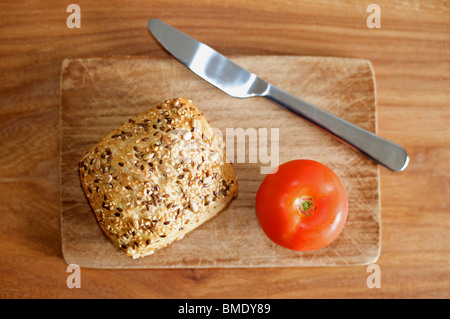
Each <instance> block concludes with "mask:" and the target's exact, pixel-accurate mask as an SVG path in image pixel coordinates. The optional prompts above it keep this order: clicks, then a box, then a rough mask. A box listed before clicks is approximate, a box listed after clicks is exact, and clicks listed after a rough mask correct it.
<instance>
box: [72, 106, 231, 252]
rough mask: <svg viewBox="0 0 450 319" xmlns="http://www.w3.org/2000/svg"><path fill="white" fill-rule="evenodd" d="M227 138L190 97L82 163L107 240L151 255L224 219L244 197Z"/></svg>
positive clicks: (126, 128)
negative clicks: (221, 216)
mask: <svg viewBox="0 0 450 319" xmlns="http://www.w3.org/2000/svg"><path fill="white" fill-rule="evenodd" d="M225 158H226V155H225V149H224V146H223V141H222V139H221V137H220V136H219V135H218V134H216V133H215V132H214V130H213V129H212V128H211V126H210V125H209V123H208V122H207V120H206V118H205V116H204V115H203V114H202V113H201V112H200V111H199V110H198V109H197V108H196V107H195V106H194V105H193V104H192V101H191V100H189V99H186V98H177V99H173V100H167V101H165V102H163V103H161V104H159V105H157V106H155V107H153V108H151V109H150V110H149V111H147V112H144V113H142V114H140V115H138V116H136V117H135V118H133V119H130V120H129V121H128V122H127V123H124V124H123V125H122V126H120V127H119V128H117V129H115V130H114V131H112V132H111V133H110V134H108V135H107V136H106V137H105V138H103V139H102V140H101V141H100V142H99V143H97V144H96V145H95V146H93V147H92V148H91V149H90V150H89V152H88V153H87V154H86V155H85V156H84V157H83V158H82V160H81V161H80V162H79V175H80V181H81V185H82V188H83V190H84V192H85V194H86V197H87V199H88V201H89V203H90V206H91V207H92V210H93V213H94V215H95V217H96V219H97V221H98V224H99V226H100V227H101V229H102V230H103V232H104V233H105V235H106V236H107V237H108V238H109V239H110V240H111V241H112V242H113V243H114V244H115V246H117V247H118V248H120V249H122V250H123V251H125V252H126V254H127V255H128V256H131V257H133V258H139V257H144V256H147V255H150V254H152V253H153V252H154V251H156V250H158V249H160V248H163V247H165V246H167V245H168V244H170V243H171V242H173V241H174V240H176V239H181V238H182V237H184V235H185V234H186V233H188V232H189V231H191V230H193V229H194V228H196V227H198V226H200V225H201V224H203V223H204V222H206V221H207V220H209V219H211V218H213V217H214V216H216V215H217V214H218V213H219V212H220V211H221V210H223V209H224V208H225V207H226V206H228V205H229V204H230V202H231V201H232V200H233V198H235V197H236V196H237V192H238V185H237V181H236V175H235V172H234V169H233V167H232V165H231V164H230V163H226V162H225Z"/></svg>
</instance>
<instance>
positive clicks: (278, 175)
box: [256, 160, 348, 251]
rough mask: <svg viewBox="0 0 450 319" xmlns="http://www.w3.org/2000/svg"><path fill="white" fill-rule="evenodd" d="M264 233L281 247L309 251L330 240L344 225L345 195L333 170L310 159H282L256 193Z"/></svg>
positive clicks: (346, 209) (346, 202) (334, 237)
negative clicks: (282, 162)
mask: <svg viewBox="0 0 450 319" xmlns="http://www.w3.org/2000/svg"><path fill="white" fill-rule="evenodd" d="M256 213H257V216H258V220H259V223H260V225H261V227H262V229H263V230H264V232H265V233H266V235H267V236H268V237H269V238H270V239H271V240H272V241H273V242H275V243H277V244H278V245H280V246H283V247H285V248H289V249H292V250H298V251H311V250H316V249H319V248H322V247H325V246H327V245H328V244H330V243H331V242H332V241H334V240H335V239H336V238H337V237H338V235H339V234H340V233H341V231H342V229H343V228H344V226H345V223H346V221H347V215H348V199H347V194H346V192H345V189H344V187H343V186H342V184H341V182H340V180H339V178H338V177H337V176H336V174H335V173H334V172H333V171H332V170H330V169H329V168H328V167H326V166H325V165H323V164H320V163H318V162H315V161H311V160H295V161H290V162H287V163H284V164H282V165H280V166H279V167H278V170H277V171H276V172H275V173H273V174H268V175H267V176H266V177H265V178H264V181H263V182H262V184H261V186H260V188H259V190H258V193H257V194H256Z"/></svg>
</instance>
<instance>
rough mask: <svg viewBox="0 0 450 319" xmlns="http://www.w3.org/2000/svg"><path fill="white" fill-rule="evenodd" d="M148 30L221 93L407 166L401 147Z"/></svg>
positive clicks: (206, 50)
mask: <svg viewBox="0 0 450 319" xmlns="http://www.w3.org/2000/svg"><path fill="white" fill-rule="evenodd" d="M148 29H149V30H150V32H151V33H152V34H153V36H154V37H155V39H156V40H157V41H158V42H159V43H160V44H161V45H162V46H163V47H164V48H165V49H166V50H167V51H168V52H169V53H171V54H172V55H173V56H174V57H175V58H176V59H177V60H179V61H180V62H181V63H183V64H184V65H186V66H187V67H188V68H189V69H190V70H191V71H193V72H194V73H195V74H197V75H198V76H200V77H201V78H203V79H204V80H206V81H208V82H209V83H211V84H212V85H214V86H216V87H217V88H219V89H220V90H222V91H224V92H225V93H227V94H229V95H231V96H233V97H237V98H247V97H255V96H259V97H264V98H266V99H268V100H270V101H272V102H274V103H276V104H278V105H280V106H282V107H284V108H286V109H287V110H289V111H291V112H293V113H295V114H297V115H299V116H301V117H303V118H305V119H306V120H308V121H310V122H311V123H313V124H315V125H316V126H318V127H320V128H322V129H323V130H325V131H326V132H328V133H330V134H331V135H333V136H334V137H336V138H338V139H339V140H340V141H342V142H344V143H345V144H347V145H349V146H350V147H352V148H354V149H356V150H358V151H360V152H361V153H363V154H365V155H366V156H368V157H369V158H371V159H373V160H374V161H376V162H377V163H379V164H381V165H383V166H385V167H387V168H388V169H390V170H392V171H394V172H399V171H403V170H404V169H405V168H406V167H407V166H408V163H409V157H408V154H407V152H406V150H405V149H404V148H403V147H402V146H400V145H397V144H395V143H393V142H391V141H389V140H387V139H384V138H382V137H380V136H378V135H376V134H374V133H372V132H369V131H367V130H365V129H363V128H361V127H359V126H357V125H355V124H353V123H350V122H348V121H345V120H343V119H341V118H339V117H337V116H335V115H333V114H331V113H329V112H327V111H325V110H323V109H320V108H318V107H316V106H314V105H312V104H310V103H308V102H306V101H304V100H302V99H300V98H298V97H296V96H294V95H292V94H290V93H288V92H286V91H283V90H282V89H280V88H278V87H276V86H274V85H273V84H271V83H268V82H266V81H264V80H263V79H261V78H259V77H258V76H257V75H255V74H254V73H252V72H249V71H247V70H245V69H244V68H242V67H240V66H239V65H237V64H236V63H234V62H233V61H231V60H229V59H228V58H227V57H225V56H223V55H222V54H220V53H218V52H217V51H215V50H214V49H212V48H211V47H209V46H208V45H206V44H204V43H201V42H199V41H197V40H195V39H193V38H191V37H190V36H188V35H186V34H184V33H182V32H180V31H179V30H177V29H175V28H173V27H171V26H170V25H168V24H166V23H164V22H162V21H161V20H158V19H150V20H149V21H148Z"/></svg>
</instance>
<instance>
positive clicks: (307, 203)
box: [296, 196, 317, 217]
mask: <svg viewBox="0 0 450 319" xmlns="http://www.w3.org/2000/svg"><path fill="white" fill-rule="evenodd" d="M296 202H297V203H296V208H297V210H298V212H299V213H300V214H301V215H304V216H307V217H309V216H312V215H313V214H314V212H315V211H316V209H317V205H316V201H315V200H314V198H313V197H312V196H302V197H300V198H297V200H296Z"/></svg>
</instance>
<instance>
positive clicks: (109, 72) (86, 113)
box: [61, 56, 381, 268]
mask: <svg viewBox="0 0 450 319" xmlns="http://www.w3.org/2000/svg"><path fill="white" fill-rule="evenodd" d="M232 59H233V60H234V61H235V62H237V63H238V64H240V65H242V66H243V67H245V68H247V69H249V70H251V71H252V72H254V73H256V74H258V75H260V76H261V77H262V78H263V79H265V80H267V81H269V82H271V83H273V84H275V85H277V86H279V87H281V88H283V89H285V90H286V91H288V92H291V93H293V94H295V95H297V96H299V97H301V98H303V99H304V100H307V101H309V102H311V103H313V104H315V105H317V106H319V107H322V108H324V109H326V110H328V111H330V112H331V113H334V114H336V115H338V116H340V117H342V118H344V119H346V120H348V121H350V122H353V123H355V124H357V125H360V126H362V127H363V128H365V129H368V130H370V131H373V132H375V131H376V102H375V84H374V74H373V70H372V67H371V64H370V62H368V61H366V60H357V59H345V58H327V57H300V56H236V57H232ZM179 96H184V97H187V98H190V99H192V100H193V102H194V104H195V105H196V106H197V107H198V108H199V109H200V110H201V111H202V112H203V113H204V114H205V115H206V117H207V119H208V120H209V122H210V124H211V125H212V126H213V127H215V128H219V129H220V130H222V131H223V133H224V136H226V128H243V129H250V130H253V131H256V132H259V131H258V129H259V128H262V129H263V130H264V129H267V132H268V133H269V134H268V135H269V139H268V141H267V143H268V144H267V145H268V146H269V145H270V146H271V145H276V144H274V143H278V147H279V163H280V164H281V163H284V162H286V161H289V160H293V159H300V158H303V159H312V160H316V161H319V162H321V163H323V164H325V165H327V166H328V167H330V168H331V169H332V170H333V171H335V173H336V174H337V175H338V176H339V177H340V179H341V181H342V183H343V184H344V187H345V188H346V190H347V193H348V197H349V205H350V209H349V217H348V222H347V225H346V227H345V229H344V231H343V232H342V233H341V235H340V236H339V237H338V239H337V240H336V241H335V242H333V243H332V244H331V245H329V246H327V247H325V248H323V249H320V250H317V251H314V252H304V253H302V252H295V251H291V250H288V249H285V248H282V247H279V246H277V245H275V244H273V243H272V242H271V241H270V240H269V239H268V238H267V237H266V236H265V234H264V233H263V231H262V230H261V228H260V226H259V224H258V220H257V218H256V213H255V208H254V201H255V195H256V192H257V190H258V187H259V185H260V183H261V181H262V180H263V178H264V176H265V175H263V174H261V167H266V166H268V164H267V163H266V162H264V161H263V157H262V153H257V154H258V156H257V160H256V163H255V162H254V161H253V162H250V158H249V157H248V155H246V157H245V158H246V160H245V163H235V164H234V168H235V170H236V175H237V178H238V182H239V190H240V191H239V196H238V198H237V199H236V200H234V202H233V203H232V204H231V205H230V207H229V208H227V209H226V210H224V211H223V212H222V213H221V214H220V215H218V216H217V217H216V218H214V219H213V220H211V221H209V222H207V223H205V224H203V225H202V226H200V227H199V228H197V229H196V230H194V231H192V232H191V233H189V234H187V235H186V236H185V238H184V239H182V240H180V241H176V242H174V243H172V244H171V245H170V246H169V247H167V248H165V249H162V250H160V251H157V252H156V253H155V254H153V255H151V256H148V257H145V258H141V259H137V260H133V259H131V258H130V257H128V256H126V255H125V254H124V253H123V252H121V251H119V250H117V249H116V248H115V247H114V246H113V245H112V244H111V243H110V242H109V240H108V239H107V238H106V237H105V236H104V235H103V233H102V232H101V230H100V228H99V227H98V225H97V222H96V220H95V218H94V215H93V213H92V212H91V208H90V206H89V204H88V202H87V200H86V198H85V196H84V193H83V191H82V189H81V186H80V182H79V178H78V175H77V163H78V161H79V159H80V158H81V157H82V156H83V155H84V154H85V152H87V151H88V150H89V149H90V148H91V146H92V145H94V144H95V143H96V142H97V141H99V140H100V139H101V138H102V137H104V136H105V135H106V134H107V133H109V132H110V131H112V130H113V129H114V128H116V127H117V126H119V125H120V124H122V123H123V122H125V121H127V120H128V119H129V118H130V117H132V116H134V115H137V114H139V113H141V112H143V111H145V110H147V109H149V108H150V107H152V106H154V105H156V104H158V103H159V102H161V101H164V100H166V99H169V98H174V97H179ZM254 129H256V130H254ZM274 129H275V130H274ZM276 129H278V139H277V138H276V135H275V137H274V139H273V140H272V139H271V138H270V136H271V135H270V133H271V132H274V131H276ZM250 130H249V131H247V132H249V133H250ZM271 130H272V131H271ZM258 138H260V139H261V140H263V139H262V136H258ZM251 147H253V146H251ZM251 147H250V146H249V143H248V142H247V143H245V144H244V143H240V144H239V143H235V149H234V151H235V153H234V154H235V156H237V155H238V151H243V150H246V151H247V154H249V153H250V151H252V150H253V151H255V150H256V151H258V147H256V148H255V147H254V148H253V149H252V148H251ZM274 152H275V151H274ZM241 154H242V153H241ZM272 164H275V161H272ZM61 188H62V189H61V208H62V209H61V234H62V250H63V255H64V258H65V261H66V262H67V263H68V264H72V263H73V264H78V265H79V266H81V267H92V268H200V267H302V266H340V265H363V264H369V263H373V262H375V261H376V259H377V258H378V255H379V252H380V246H381V242H380V218H381V217H380V203H379V196H380V195H379V168H378V166H377V165H376V164H375V163H374V162H372V161H371V160H369V159H368V158H366V157H364V156H362V155H361V154H359V153H358V152H356V151H354V150H352V149H351V148H349V147H347V146H345V145H344V144H342V143H341V142H339V141H337V140H336V139H334V138H333V137H331V136H329V135H327V134H326V133H324V132H323V131H321V130H319V129H317V128H316V127H315V126H313V125H311V124H309V123H308V122H306V121H305V120H303V119H302V118H300V117H298V116H296V115H294V114H292V113H290V112H288V111H286V110H284V109H282V108H280V107H278V106H277V105H275V104H272V103H271V102H269V101H267V100H265V99H264V98H259V97H255V98H249V99H237V98H233V97H230V96H228V95H226V94H225V93H223V92H221V91H220V90H218V89H216V88H215V87H213V86H212V85H210V84H208V83H206V82H205V81H203V80H201V79H200V78H198V77H197V76H196V75H194V74H193V73H192V72H191V71H189V70H188V69H187V68H186V67H184V66H183V65H181V64H180V63H179V62H177V61H176V60H174V59H171V58H167V59H160V58H158V59H156V58H150V57H108V58H87V59H66V60H64V62H63V64H62V72H61Z"/></svg>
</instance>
